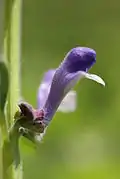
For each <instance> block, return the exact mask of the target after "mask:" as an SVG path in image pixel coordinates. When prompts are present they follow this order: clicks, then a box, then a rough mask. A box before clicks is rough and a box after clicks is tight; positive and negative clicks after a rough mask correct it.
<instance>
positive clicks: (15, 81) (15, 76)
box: [3, 0, 22, 179]
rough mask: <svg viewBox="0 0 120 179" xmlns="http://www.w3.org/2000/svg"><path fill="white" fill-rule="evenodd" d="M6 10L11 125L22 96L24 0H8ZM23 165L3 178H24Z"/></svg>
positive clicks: (6, 51) (6, 46)
mask: <svg viewBox="0 0 120 179" xmlns="http://www.w3.org/2000/svg"><path fill="white" fill-rule="evenodd" d="M5 10H6V19H5V21H6V24H5V43H4V54H5V58H6V59H7V62H8V69H9V80H10V82H9V94H8V105H7V122H8V127H10V125H11V124H12V122H13V116H14V114H15V112H16V108H17V103H18V101H19V98H20V65H21V64H20V59H21V20H22V0H6V9H5ZM6 29H7V30H6ZM3 160H4V158H3ZM21 167H22V163H21V164H20V166H19V167H18V168H17V169H16V168H15V166H14V165H13V166H12V167H11V169H10V172H9V174H8V176H7V177H6V176H5V178H3V179H22V168H21Z"/></svg>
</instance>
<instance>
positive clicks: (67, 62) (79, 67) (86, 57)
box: [44, 47, 96, 125]
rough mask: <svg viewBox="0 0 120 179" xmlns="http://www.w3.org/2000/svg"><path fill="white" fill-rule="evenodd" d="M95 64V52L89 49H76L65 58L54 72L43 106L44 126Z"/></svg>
mask: <svg viewBox="0 0 120 179" xmlns="http://www.w3.org/2000/svg"><path fill="white" fill-rule="evenodd" d="M95 62H96V52H95V51H94V50H92V49H90V48H85V47H76V48H74V49H72V50H71V51H70V52H69V53H68V54H67V55H66V57H65V59H64V61H63V62H62V63H61V65H60V66H59V68H58V69H57V70H56V72H55V74H54V77H53V80H52V84H51V88H50V93H49V95H48V98H47V101H46V103H45V105H44V111H45V120H44V122H45V124H46V125H48V124H49V122H50V121H51V119H52V117H53V115H54V114H55V112H56V110H57V109H58V107H59V105H60V103H61V101H62V100H63V98H64V97H65V95H66V94H67V93H68V92H69V91H70V90H71V89H72V88H73V87H74V85H75V84H76V83H77V82H78V80H79V79H81V78H83V77H84V75H83V74H82V73H81V71H83V72H86V71H87V70H88V69H89V68H91V67H92V65H93V64H94V63H95Z"/></svg>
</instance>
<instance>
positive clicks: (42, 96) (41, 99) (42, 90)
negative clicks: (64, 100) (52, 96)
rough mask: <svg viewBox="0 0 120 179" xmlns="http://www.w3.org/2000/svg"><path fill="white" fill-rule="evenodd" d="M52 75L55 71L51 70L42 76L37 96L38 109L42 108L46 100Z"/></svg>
mask: <svg viewBox="0 0 120 179" xmlns="http://www.w3.org/2000/svg"><path fill="white" fill-rule="evenodd" d="M54 74H55V69H51V70H49V71H48V72H46V73H45V74H44V77H43V79H42V82H41V84H40V86H39V89H38V96H37V107H38V109H40V108H43V106H44V104H45V102H46V100H47V97H48V93H49V90H50V86H51V83H52V79H53V76H54Z"/></svg>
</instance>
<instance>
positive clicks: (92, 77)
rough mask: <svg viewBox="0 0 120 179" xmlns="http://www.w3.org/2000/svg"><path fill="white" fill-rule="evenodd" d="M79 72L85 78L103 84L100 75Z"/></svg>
mask: <svg viewBox="0 0 120 179" xmlns="http://www.w3.org/2000/svg"><path fill="white" fill-rule="evenodd" d="M81 74H83V76H84V77H85V78H88V79H90V80H93V81H96V82H97V83H100V84H101V85H103V86H105V82H104V80H103V79H102V78H101V77H99V76H98V75H95V74H90V73H86V72H81Z"/></svg>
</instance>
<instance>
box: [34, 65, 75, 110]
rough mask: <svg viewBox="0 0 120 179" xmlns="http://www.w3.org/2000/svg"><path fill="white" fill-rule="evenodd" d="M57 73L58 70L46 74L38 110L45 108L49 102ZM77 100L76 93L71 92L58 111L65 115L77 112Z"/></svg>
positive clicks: (39, 97)
mask: <svg viewBox="0 0 120 179" xmlns="http://www.w3.org/2000/svg"><path fill="white" fill-rule="evenodd" d="M55 71H56V69H51V70H49V71H47V72H46V73H45V74H44V77H43V80H42V82H41V84H40V86H39V89H38V97H37V107H38V109H40V108H43V106H44V104H45V102H46V100H47V97H48V94H49V92H50V87H51V83H52V80H53V76H54V74H55ZM76 99H77V93H76V91H73V90H71V91H70V92H68V94H67V95H66V96H65V98H64V99H63V100H62V102H61V104H60V106H59V108H58V110H57V111H58V112H64V113H69V112H74V111H75V110H76V105H77V102H76V101H77V100H76Z"/></svg>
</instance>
